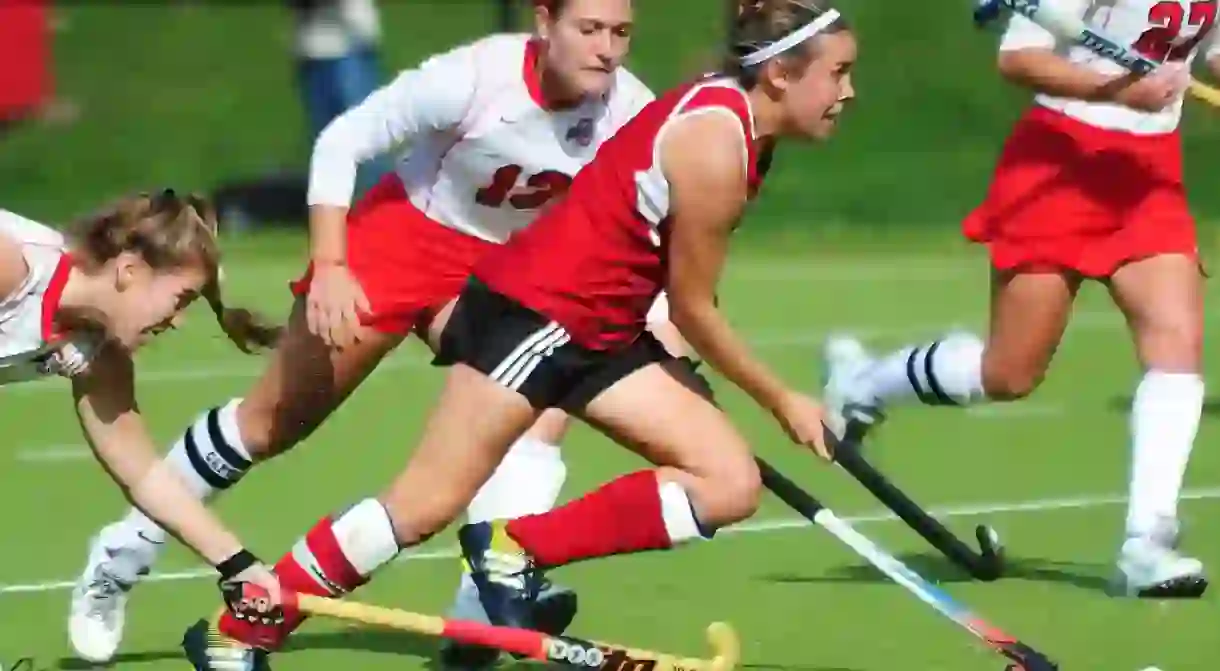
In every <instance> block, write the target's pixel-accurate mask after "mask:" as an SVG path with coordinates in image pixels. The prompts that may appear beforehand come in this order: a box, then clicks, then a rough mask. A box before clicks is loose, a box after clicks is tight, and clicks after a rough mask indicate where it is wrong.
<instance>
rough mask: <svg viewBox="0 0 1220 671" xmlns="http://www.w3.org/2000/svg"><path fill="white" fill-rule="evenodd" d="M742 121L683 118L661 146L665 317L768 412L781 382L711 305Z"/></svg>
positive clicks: (731, 211)
mask: <svg viewBox="0 0 1220 671" xmlns="http://www.w3.org/2000/svg"><path fill="white" fill-rule="evenodd" d="M744 151H745V147H744V144H743V140H742V131H741V124H740V122H738V121H737V120H736V119H734V118H732V117H731V116H729V115H728V114H720V113H711V114H703V115H701V116H697V117H689V118H686V119H683V120H682V121H680V122H678V123H677V124H676V125H675V126H673V127H671V128H670V129H669V130H668V131H667V134H666V135H665V137H664V140H663V142H662V145H661V165H662V169H663V170H664V172H665V175H666V178H667V179H668V181H669V185H670V190H669V193H670V222H669V226H670V230H669V276H668V278H667V281H666V283H667V290H668V292H669V309H670V320H671V321H672V322H673V323H674V325H675V326H677V327H678V330H679V331H680V332H681V334H682V336H683V337H684V338H685V339H686V341H687V342H688V343H689V344H690V345H691V347H693V348H694V350H695V351H696V352H697V353H698V354H699V355H700V356H701V357H702V358H703V359H704V360H706V361H707V362H708V363H710V364H711V365H712V367H714V368H715V369H716V370H717V371H719V372H720V373H721V374H722V375H724V376H725V377H726V378H728V379H729V381H731V382H732V383H733V384H735V385H737V386H738V387H740V388H741V389H742V390H743V391H745V392H746V393H747V394H749V395H750V397H751V398H753V399H754V400H755V402H757V403H758V404H759V405H760V406H762V407H764V408H766V409H767V410H769V411H772V412H774V411H775V410H776V408H777V407H778V405H779V404H780V403H781V401H782V399H783V397H784V395H785V392H786V387H785V385H784V383H783V382H782V381H781V380H780V379H779V378H778V377H776V375H775V374H774V373H772V371H771V369H770V368H768V367H767V366H766V365H765V364H764V363H763V362H762V361H760V360H759V359H758V358H757V357H755V356H754V354H753V352H751V351H750V348H749V346H747V345H746V342H745V340H744V339H743V338H742V337H741V336H740V335H738V333H737V332H736V331H735V330H733V327H732V326H730V325H729V322H728V320H727V319H725V317H724V315H723V314H722V313H721V312H720V309H719V308H718V307H717V306H716V285H717V283H718V282H719V280H720V274H721V271H722V270H723V268H724V262H725V258H726V256H727V253H728V245H729V235H730V233H731V232H732V229H733V227H734V226H735V225H736V224H737V221H738V219H739V218H740V216H741V213H742V209H743V207H744V204H745V201H746V173H745V160H744V154H743V152H744Z"/></svg>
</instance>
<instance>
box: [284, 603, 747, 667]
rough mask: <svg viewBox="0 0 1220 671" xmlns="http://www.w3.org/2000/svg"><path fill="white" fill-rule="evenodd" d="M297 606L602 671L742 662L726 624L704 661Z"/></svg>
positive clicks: (388, 613) (491, 628) (360, 610)
mask: <svg viewBox="0 0 1220 671" xmlns="http://www.w3.org/2000/svg"><path fill="white" fill-rule="evenodd" d="M296 606H297V608H298V609H299V610H300V611H301V612H302V613H308V614H310V615H321V616H324V617H331V618H336V619H340V620H348V621H351V622H359V623H361V624H367V625H372V626H379V627H388V628H390V629H398V630H401V631H409V632H414V633H416V634H423V635H426V636H434V637H439V638H447V639H450V640H453V641H456V642H458V643H465V644H467V645H479V646H483V647H488V648H495V649H497V650H501V651H503V652H508V653H514V654H517V655H520V656H522V657H525V658H528V659H533V660H538V661H544V662H552V663H556V664H562V665H564V666H571V667H577V668H583V669H599V670H600V671H733V670H734V669H735V668H736V666H737V662H738V661H739V659H740V657H741V643H740V641H739V640H738V638H737V632H735V631H734V630H733V628H732V627H731V626H730V625H728V624H727V623H724V622H713V623H712V624H710V625H708V628H707V641H708V645H709V646H710V647H711V649H712V656H711V657H710V658H708V659H700V658H696V657H679V656H677V655H671V654H668V653H664V652H655V651H652V650H642V649H639V648H629V647H627V646H623V645H618V644H616V643H604V642H601V641H588V640H584V639H579V638H573V637H570V636H551V635H548V634H544V633H542V632H538V631H531V630H528V629H517V628H514V627H500V626H496V625H491V624H484V623H481V622H471V621H467V620H452V619H448V618H443V617H438V616H435V615H421V614H419V613H412V612H409V611H405V610H399V609H397V608H385V607H383V606H374V605H371V604H366V603H358V602H354V601H347V600H343V601H340V600H337V599H329V598H325V597H318V596H310V595H307V594H297V595H296Z"/></svg>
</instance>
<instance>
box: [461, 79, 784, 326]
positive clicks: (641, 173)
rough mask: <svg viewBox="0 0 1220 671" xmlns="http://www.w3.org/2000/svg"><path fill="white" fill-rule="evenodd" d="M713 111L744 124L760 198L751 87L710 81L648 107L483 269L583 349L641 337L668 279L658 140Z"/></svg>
mask: <svg viewBox="0 0 1220 671" xmlns="http://www.w3.org/2000/svg"><path fill="white" fill-rule="evenodd" d="M708 113H722V114H729V115H731V116H733V117H734V118H735V119H737V120H738V122H739V123H740V124H741V133H742V135H741V138H742V139H741V141H742V142H743V144H744V147H745V156H746V159H745V160H746V169H747V178H748V181H749V184H748V186H749V194H750V196H751V197H753V195H754V194H755V193H756V192H757V189H758V187H759V185H760V184H761V179H762V175H763V173H764V172H765V167H766V166H765V163H766V162H767V160H768V158H769V156H767V155H766V153H765V152H760V151H758V150H757V149H756V147H755V142H754V120H753V116H752V114H751V110H750V103H749V100H748V98H747V97H746V93H745V91H744V90H743V89H742V88H741V87H740V86H739V85H738V84H737V83H736V82H735V81H734V80H732V79H728V78H722V77H714V78H706V79H701V80H698V81H696V82H693V83H689V84H686V85H684V86H681V87H679V88H676V89H674V90H671V91H669V92H668V93H666V94H665V95H663V96H661V97H660V98H658V99H657V100H655V101H653V102H652V103H650V104H648V105H647V106H645V107H644V108H643V109H642V110H641V111H640V112H639V113H638V114H637V115H636V116H635V117H634V118H633V119H632V120H631V121H629V122H628V123H627V124H626V125H625V126H623V127H622V128H621V129H619V131H618V132H617V133H616V134H615V135H614V137H612V138H611V139H609V140H607V141H606V142H605V144H603V145H602V147H601V149H600V150H599V151H598V153H597V156H596V157H595V158H594V159H593V161H592V162H591V163H589V164H587V165H586V166H585V167H584V168H583V169H581V171H580V172H579V173H578V174H577V176H576V178H575V180H574V181H573V182H572V186H571V188H570V190H569V191H568V194H567V196H566V197H565V198H564V199H563V200H561V201H558V202H556V203H555V204H554V205H552V206H551V207H550V208H549V209H547V210H545V211H544V212H543V213H542V214H541V215H540V216H539V217H538V218H537V219H536V220H535V221H534V222H533V223H531V224H530V225H529V226H527V227H526V228H525V229H523V230H521V231H518V232H516V233H514V234H513V236H512V237H511V238H509V240H508V242H507V243H505V244H504V245H502V246H500V247H499V248H497V249H494V250H491V251H490V252H488V253H487V254H486V255H484V257H483V258H482V259H481V260H480V261H479V263H478V264H477V265H476V267H475V269H474V276H475V277H477V278H478V279H479V280H481V281H482V282H483V283H485V284H486V285H487V286H488V287H489V288H490V289H491V290H493V291H495V292H496V293H499V294H502V295H504V296H507V297H509V298H511V299H513V300H514V301H516V302H518V303H520V304H521V305H523V306H524V307H527V308H529V309H531V310H533V311H535V312H538V313H539V314H542V315H543V316H545V317H548V318H549V319H552V320H554V321H555V322H557V323H558V324H559V325H560V326H562V327H563V328H564V329H565V330H566V331H567V332H568V334H569V335H570V336H571V339H572V341H573V342H576V343H577V344H579V345H581V346H583V347H586V348H589V349H594V350H608V349H616V348H619V347H623V346H625V345H627V344H629V343H631V342H632V341H633V340H635V339H636V338H637V337H638V336H639V335H640V334H641V333H642V332H643V330H644V327H645V316H646V315H647V313H648V309H649V307H650V306H651V305H652V303H653V301H654V299H656V297H657V294H658V293H660V291H661V290H662V289H663V288H664V284H665V267H666V262H667V259H666V255H667V254H666V253H667V249H668V230H667V229H668V227H667V225H666V224H667V223H668V219H669V184H668V182H667V181H666V179H665V176H664V174H663V173H662V172H661V166H660V156H659V151H658V139H659V138H660V137H661V135H662V134H663V133H664V132H665V129H666V128H667V127H668V126H669V124H670V122H671V121H672V120H674V119H677V118H679V117H683V116H692V115H696V114H708ZM760 166H761V167H760Z"/></svg>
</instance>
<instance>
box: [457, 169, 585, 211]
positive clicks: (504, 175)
mask: <svg viewBox="0 0 1220 671" xmlns="http://www.w3.org/2000/svg"><path fill="white" fill-rule="evenodd" d="M523 172H525V169H524V168H522V167H521V166H519V165H506V166H504V167H502V168H500V169H498V170H496V174H495V175H493V176H492V178H491V184H488V185H487V186H485V187H483V188H481V189H479V190H478V191H476V192H475V195H474V200H475V202H476V203H478V204H479V205H483V206H485V207H502V206H503V205H504V204H505V203H507V204H508V205H509V206H510V207H512V208H514V209H518V210H536V209H538V208H540V207H542V206H543V205H546V204H547V203H548V202H549V201H551V200H552V199H554V198H558V197H559V196H562V195H563V194H565V193H567V191H568V187H569V186H571V185H572V178H571V177H570V176H568V175H566V174H564V173H562V172H559V171H558V170H543V171H542V172H537V173H534V174H532V175H530V176H529V177H527V178H526V180H525V185H524V186H522V187H518V186H517V181H518V180H519V179H521V173H523Z"/></svg>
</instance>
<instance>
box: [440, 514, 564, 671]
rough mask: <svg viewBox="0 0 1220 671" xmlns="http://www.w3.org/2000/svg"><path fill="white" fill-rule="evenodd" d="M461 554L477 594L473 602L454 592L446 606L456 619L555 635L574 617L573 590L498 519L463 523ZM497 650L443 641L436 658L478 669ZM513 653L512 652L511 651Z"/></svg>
mask: <svg viewBox="0 0 1220 671" xmlns="http://www.w3.org/2000/svg"><path fill="white" fill-rule="evenodd" d="M458 541H459V543H460V545H461V548H462V559H463V561H464V563H465V565H466V566H467V567H469V569H470V577H471V579H472V580H473V582H474V584H475V588H476V591H477V594H478V600H477V603H466V602H465V601H464V599H463V597H462V596H461V595H459V598H458V603H457V604H455V607H454V609H453V610H452V611H451V617H455V618H457V619H466V620H475V621H482V622H489V623H491V624H495V625H500V626H508V627H517V628H520V629H532V630H534V631H541V632H543V633H546V634H552V635H558V634H562V633H563V632H564V630H566V629H567V628H568V626H569V625H570V624H571V623H572V620H573V619H574V618H575V617H576V610H577V599H576V593H575V592H573V591H572V590H570V589H567V588H563V587H556V586H555V585H554V584H552V583H551V582H550V581H549V580H547V579H546V578H545V577H544V576H543V575H542V572H541V571H539V570H538V569H536V568H534V566H533V562H532V560H531V559H530V558H529V557H528V556H526V555H525V553H524V552H523V551H522V549H521V548H520V547H519V546H518V545H517V544H516V543H515V542H514V541H513V540H512V539H511V538H510V537H509V536H508V535H507V534H506V533H505V532H504V528H503V523H502V522H481V523H477V524H468V525H466V526H464V527H462V528H461V529H460V530H459V531H458ZM499 656H500V655H499V651H497V650H493V649H490V648H485V647H482V646H472V645H461V644H457V643H453V642H452V641H446V642H445V644H444V645H443V646H442V648H441V653H440V661H441V663H442V665H444V667H445V668H447V669H483V668H487V667H488V666H490V665H491V664H494V663H495V662H496V661H497V660H498V659H499ZM515 656H516V655H515Z"/></svg>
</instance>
